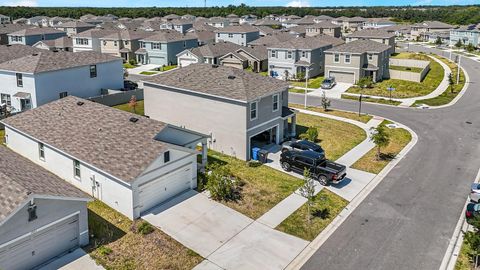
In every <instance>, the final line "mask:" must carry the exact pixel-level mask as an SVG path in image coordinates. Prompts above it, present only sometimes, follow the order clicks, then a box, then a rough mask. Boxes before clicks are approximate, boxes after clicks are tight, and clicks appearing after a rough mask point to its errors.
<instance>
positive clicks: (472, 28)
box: [455, 23, 480, 32]
mask: <svg viewBox="0 0 480 270" xmlns="http://www.w3.org/2000/svg"><path fill="white" fill-rule="evenodd" d="M455 30H458V31H477V32H478V31H480V23H477V24H470V25H462V26H460V27H458V28H457V29H455Z"/></svg>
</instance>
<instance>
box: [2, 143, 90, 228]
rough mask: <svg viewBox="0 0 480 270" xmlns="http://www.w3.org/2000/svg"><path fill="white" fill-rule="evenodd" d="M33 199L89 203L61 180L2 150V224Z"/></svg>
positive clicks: (11, 152)
mask: <svg viewBox="0 0 480 270" xmlns="http://www.w3.org/2000/svg"><path fill="white" fill-rule="evenodd" d="M33 195H41V196H53V197H67V198H75V199H77V198H79V199H85V200H88V196H87V195H86V194H85V193H83V192H82V191H80V190H78V189H77V188H75V187H74V186H72V185H70V184H68V183H67V182H65V181H64V180H62V179H60V178H59V177H58V176H55V175H54V174H52V173H50V172H48V171H47V170H45V169H43V168H42V167H40V166H38V165H36V164H34V163H33V162H31V161H29V160H27V159H26V158H24V157H22V156H20V155H19V154H17V153H15V152H13V151H11V150H9V149H8V148H7V147H2V146H0V223H1V222H3V221H4V220H5V218H6V217H7V216H9V215H10V214H11V213H12V212H13V211H14V210H15V209H17V208H18V207H19V206H21V205H23V204H24V203H25V201H26V200H27V199H28V198H29V197H30V196H33Z"/></svg>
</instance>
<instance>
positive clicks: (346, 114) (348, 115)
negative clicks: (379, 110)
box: [288, 104, 373, 123]
mask: <svg viewBox="0 0 480 270" xmlns="http://www.w3.org/2000/svg"><path fill="white" fill-rule="evenodd" d="M288 106H289V107H292V108H299V109H303V106H302V105H298V104H289V105H288ZM307 110H310V111H314V112H319V113H324V114H329V115H334V116H338V117H343V118H347V119H351V120H355V121H359V122H362V123H367V122H368V121H370V120H371V119H372V118H373V116H371V115H368V114H362V115H361V116H358V113H354V112H346V111H337V110H331V109H328V110H326V111H325V110H324V109H323V108H320V107H313V106H309V107H307Z"/></svg>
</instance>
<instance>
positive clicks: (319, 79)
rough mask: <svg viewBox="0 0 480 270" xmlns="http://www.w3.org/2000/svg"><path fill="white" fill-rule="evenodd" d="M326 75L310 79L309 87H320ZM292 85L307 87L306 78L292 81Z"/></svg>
mask: <svg viewBox="0 0 480 270" xmlns="http://www.w3.org/2000/svg"><path fill="white" fill-rule="evenodd" d="M323 79H324V77H323V76H318V77H315V78H311V79H308V88H315V89H317V88H320V85H321V84H322V82H323ZM290 85H292V86H297V87H305V80H302V81H299V82H290Z"/></svg>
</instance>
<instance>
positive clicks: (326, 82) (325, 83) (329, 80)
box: [320, 77, 337, 89]
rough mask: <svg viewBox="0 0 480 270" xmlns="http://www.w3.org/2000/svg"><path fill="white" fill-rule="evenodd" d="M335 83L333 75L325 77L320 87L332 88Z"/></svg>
mask: <svg viewBox="0 0 480 270" xmlns="http://www.w3.org/2000/svg"><path fill="white" fill-rule="evenodd" d="M336 84H337V83H336V82H335V77H327V78H325V79H324V80H323V82H322V85H321V86H320V87H322V89H332V88H333V87H334V86H335V85H336Z"/></svg>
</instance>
